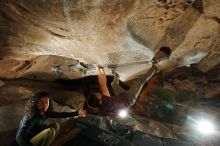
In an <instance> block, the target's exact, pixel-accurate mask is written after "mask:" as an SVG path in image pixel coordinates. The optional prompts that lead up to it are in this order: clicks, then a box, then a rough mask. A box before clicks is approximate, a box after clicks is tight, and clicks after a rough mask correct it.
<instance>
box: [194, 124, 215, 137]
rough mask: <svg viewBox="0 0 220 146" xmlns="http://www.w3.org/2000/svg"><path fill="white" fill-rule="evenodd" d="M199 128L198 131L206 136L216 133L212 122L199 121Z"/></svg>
mask: <svg viewBox="0 0 220 146" xmlns="http://www.w3.org/2000/svg"><path fill="white" fill-rule="evenodd" d="M197 128H198V130H199V131H200V132H201V133H202V134H205V135H210V134H213V133H214V132H215V128H214V125H213V124H212V123H211V122H210V121H205V120H202V121H199V122H197Z"/></svg>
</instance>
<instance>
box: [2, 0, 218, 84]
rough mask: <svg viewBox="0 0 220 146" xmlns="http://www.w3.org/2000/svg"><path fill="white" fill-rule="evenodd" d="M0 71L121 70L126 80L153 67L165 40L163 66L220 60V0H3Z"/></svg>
mask: <svg viewBox="0 0 220 146" xmlns="http://www.w3.org/2000/svg"><path fill="white" fill-rule="evenodd" d="M0 2H1V5H0V36H1V40H0V47H1V48H0V59H1V60H0V77H1V78H7V79H12V78H19V77H25V78H31V79H42V80H54V79H58V78H64V79H76V78H81V77H85V76H89V75H93V74H95V72H94V68H93V65H94V64H99V65H103V66H105V67H106V69H107V68H109V70H108V69H107V73H108V74H111V69H114V70H116V71H117V72H118V73H119V74H120V76H121V80H122V81H127V80H129V79H132V78H135V77H136V76H137V75H139V74H143V73H144V72H146V71H147V70H148V69H149V67H150V66H151V62H150V61H151V60H152V58H153V57H154V56H155V54H157V52H158V51H159V50H160V48H162V47H166V48H170V49H171V51H172V53H171V55H170V57H169V59H167V60H165V61H161V62H160V70H165V71H166V70H169V69H171V68H175V67H179V66H185V65H189V64H197V67H198V68H199V69H200V70H201V71H203V72H207V71H209V70H210V69H212V68H213V67H214V66H216V65H218V64H219V62H220V57H219V56H220V54H219V52H220V39H219V38H220V25H219V23H220V2H219V0H114V1H106V0H95V1H90V0H73V1H70V0H32V1H29V0H19V1H18V0H1V1H0Z"/></svg>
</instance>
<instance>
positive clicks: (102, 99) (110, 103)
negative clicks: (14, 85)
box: [87, 47, 172, 112]
mask: <svg viewBox="0 0 220 146" xmlns="http://www.w3.org/2000/svg"><path fill="white" fill-rule="evenodd" d="M171 52H172V51H171V49H170V48H169V47H162V48H160V49H159V51H158V52H157V53H156V54H155V56H154V58H153V59H152V61H151V62H152V65H151V68H150V69H149V70H148V71H147V73H146V74H144V76H142V78H141V79H139V81H137V82H138V83H137V86H136V88H132V89H131V90H124V89H123V88H122V87H121V86H120V82H119V75H118V74H117V73H116V72H113V73H114V80H113V82H112V83H111V86H112V88H113V92H114V94H116V95H117V96H112V95H111V94H110V92H109V89H108V87H107V80H106V75H105V71H104V68H100V67H98V66H97V67H96V71H97V74H98V83H99V89H96V88H95V90H93V91H92V93H91V94H90V95H89V98H88V100H87V104H88V105H89V106H90V107H98V108H99V109H101V110H102V111H104V112H118V111H119V110H121V109H128V108H129V107H131V106H132V105H134V103H135V102H136V100H137V98H138V96H139V94H140V93H141V91H142V88H143V87H144V85H145V84H146V83H147V81H148V80H149V79H150V78H151V77H152V76H153V75H154V74H155V73H157V72H158V67H159V60H164V59H168V60H169V57H170V55H171ZM126 88H127V87H126Z"/></svg>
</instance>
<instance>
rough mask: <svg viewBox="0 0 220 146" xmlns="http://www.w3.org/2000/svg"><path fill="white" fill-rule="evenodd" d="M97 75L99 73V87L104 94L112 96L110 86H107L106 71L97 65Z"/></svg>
mask: <svg viewBox="0 0 220 146" xmlns="http://www.w3.org/2000/svg"><path fill="white" fill-rule="evenodd" d="M96 71H97V75H98V83H99V88H100V91H101V93H102V95H104V96H110V93H109V90H108V87H107V79H106V75H105V71H104V69H103V68H100V67H98V66H97V67H96Z"/></svg>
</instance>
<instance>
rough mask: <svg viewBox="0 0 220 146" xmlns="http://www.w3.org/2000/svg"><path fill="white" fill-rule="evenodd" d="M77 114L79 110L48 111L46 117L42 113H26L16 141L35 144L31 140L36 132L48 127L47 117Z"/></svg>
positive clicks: (22, 145) (29, 145) (20, 145)
mask: <svg viewBox="0 0 220 146" xmlns="http://www.w3.org/2000/svg"><path fill="white" fill-rule="evenodd" d="M77 115H78V112H61V113H58V112H46V113H45V116H44V117H43V116H41V115H40V114H37V115H34V116H33V117H29V116H28V115H24V117H23V119H22V120H21V121H20V124H19V128H18V131H17V134H16V142H17V143H18V145H19V146H33V144H31V143H30V140H31V138H33V137H34V136H35V135H36V134H38V133H39V132H41V131H42V130H44V129H46V128H47V125H46V119H47V118H67V117H74V116H77Z"/></svg>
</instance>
